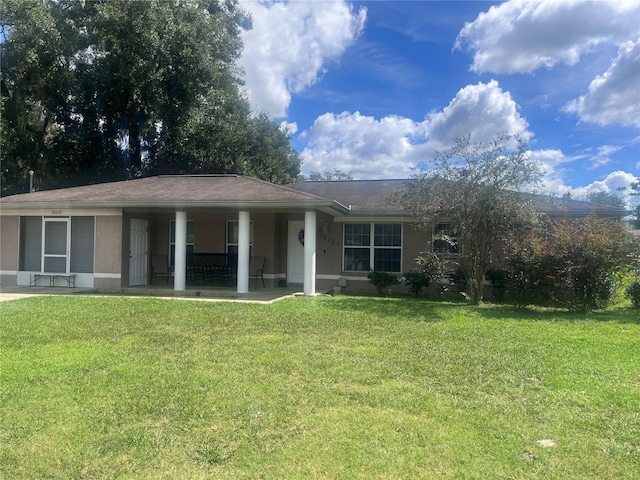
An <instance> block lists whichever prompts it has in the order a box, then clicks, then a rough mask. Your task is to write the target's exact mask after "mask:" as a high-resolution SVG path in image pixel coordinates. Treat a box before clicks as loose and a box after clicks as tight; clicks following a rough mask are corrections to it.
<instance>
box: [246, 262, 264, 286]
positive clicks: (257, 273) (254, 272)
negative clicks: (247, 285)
mask: <svg viewBox="0 0 640 480" xmlns="http://www.w3.org/2000/svg"><path fill="white" fill-rule="evenodd" d="M263 268H264V257H251V258H250V259H249V281H251V279H252V278H255V279H256V289H257V288H258V277H260V278H261V279H262V288H264V276H263V275H262V269H263Z"/></svg>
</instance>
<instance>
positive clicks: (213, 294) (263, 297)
mask: <svg viewBox="0 0 640 480" xmlns="http://www.w3.org/2000/svg"><path fill="white" fill-rule="evenodd" d="M40 295H85V296H100V297H114V296H117V297H128V298H143V297H152V298H164V299H169V300H195V301H201V302H242V303H262V304H269V303H273V302H277V301H279V300H282V299H284V298H290V297H294V296H298V295H302V293H301V292H300V291H299V288H294V287H285V288H271V289H257V290H252V291H250V292H249V293H245V294H238V293H237V292H236V291H235V290H233V289H230V288H227V289H225V288H220V289H215V288H208V289H207V288H188V289H187V290H185V291H183V292H175V291H173V290H171V289H169V288H155V287H149V286H147V287H130V288H123V289H121V290H118V291H99V290H96V289H93V288H66V287H22V286H5V285H0V302H3V301H8V300H19V299H22V298H28V297H34V296H40Z"/></svg>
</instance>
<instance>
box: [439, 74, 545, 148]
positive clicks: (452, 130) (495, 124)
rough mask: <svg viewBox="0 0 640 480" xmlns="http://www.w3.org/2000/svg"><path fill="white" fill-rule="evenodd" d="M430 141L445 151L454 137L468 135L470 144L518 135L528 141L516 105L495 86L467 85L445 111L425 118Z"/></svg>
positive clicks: (491, 84) (529, 135)
mask: <svg viewBox="0 0 640 480" xmlns="http://www.w3.org/2000/svg"><path fill="white" fill-rule="evenodd" d="M428 122H429V126H428V130H429V141H430V142H431V144H432V145H433V147H434V148H435V149H437V150H444V149H446V148H448V147H449V146H450V145H451V144H452V140H453V139H454V138H456V137H463V136H465V135H467V134H469V135H471V141H472V142H474V143H476V142H483V143H487V142H489V141H490V140H491V138H492V137H493V136H494V135H495V134H496V133H503V132H504V133H507V134H509V135H520V136H522V137H523V138H525V139H527V140H529V139H530V138H531V136H532V135H533V134H532V133H531V132H530V131H529V130H527V127H528V124H527V121H526V120H525V119H524V118H522V117H521V116H520V114H519V113H518V105H517V104H516V102H514V101H513V99H512V98H511V94H510V93H509V92H504V91H502V89H501V88H500V86H499V85H498V82H496V81H495V80H491V81H490V82H489V83H487V84H485V83H482V82H480V83H478V84H477V85H467V86H466V87H464V88H462V89H460V90H459V91H458V93H457V94H456V96H455V98H454V99H453V100H451V102H450V103H449V105H448V106H447V107H445V108H444V110H442V111H440V112H436V113H431V114H429V115H428Z"/></svg>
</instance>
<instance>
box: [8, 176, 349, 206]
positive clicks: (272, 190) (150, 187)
mask: <svg viewBox="0 0 640 480" xmlns="http://www.w3.org/2000/svg"><path fill="white" fill-rule="evenodd" d="M234 203H237V204H256V205H258V206H259V205H264V204H287V205H291V206H304V205H311V204H317V205H318V206H320V205H321V204H322V205H326V206H328V205H329V204H331V203H332V200H331V199H325V198H322V197H318V196H316V195H313V194H310V193H305V192H300V191H297V190H294V189H291V188H288V187H286V186H282V185H275V184H273V183H269V182H266V181H263V180H258V179H256V178H251V177H243V176H239V175H162V176H157V177H148V178H140V179H134V180H127V181H120V182H112V183H101V184H95V185H84V186H80V187H70V188H61V189H57V190H46V191H41V192H33V193H25V194H19V195H12V196H8V197H4V198H2V199H0V204H1V205H2V206H4V207H15V206H28V205H39V204H47V205H53V204H64V205H66V206H83V205H92V206H97V205H102V206H105V207H109V206H112V207H127V206H135V205H148V206H150V205H168V204H181V205H191V206H198V205H216V204H225V205H226V204H229V205H231V204H234ZM333 203H335V202H333ZM335 207H336V208H338V209H340V208H341V206H340V205H337V204H336V205H335ZM343 210H345V211H346V209H343Z"/></svg>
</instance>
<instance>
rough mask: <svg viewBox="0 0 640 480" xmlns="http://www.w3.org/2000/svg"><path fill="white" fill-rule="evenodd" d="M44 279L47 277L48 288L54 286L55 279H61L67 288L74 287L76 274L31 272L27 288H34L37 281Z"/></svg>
mask: <svg viewBox="0 0 640 480" xmlns="http://www.w3.org/2000/svg"><path fill="white" fill-rule="evenodd" d="M44 277H49V286H50V287H55V286H56V278H62V279H64V280H65V281H66V282H67V287H69V288H71V287H75V286H76V274H75V273H54V272H33V273H29V286H30V287H36V286H37V285H38V280H40V279H41V278H44Z"/></svg>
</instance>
